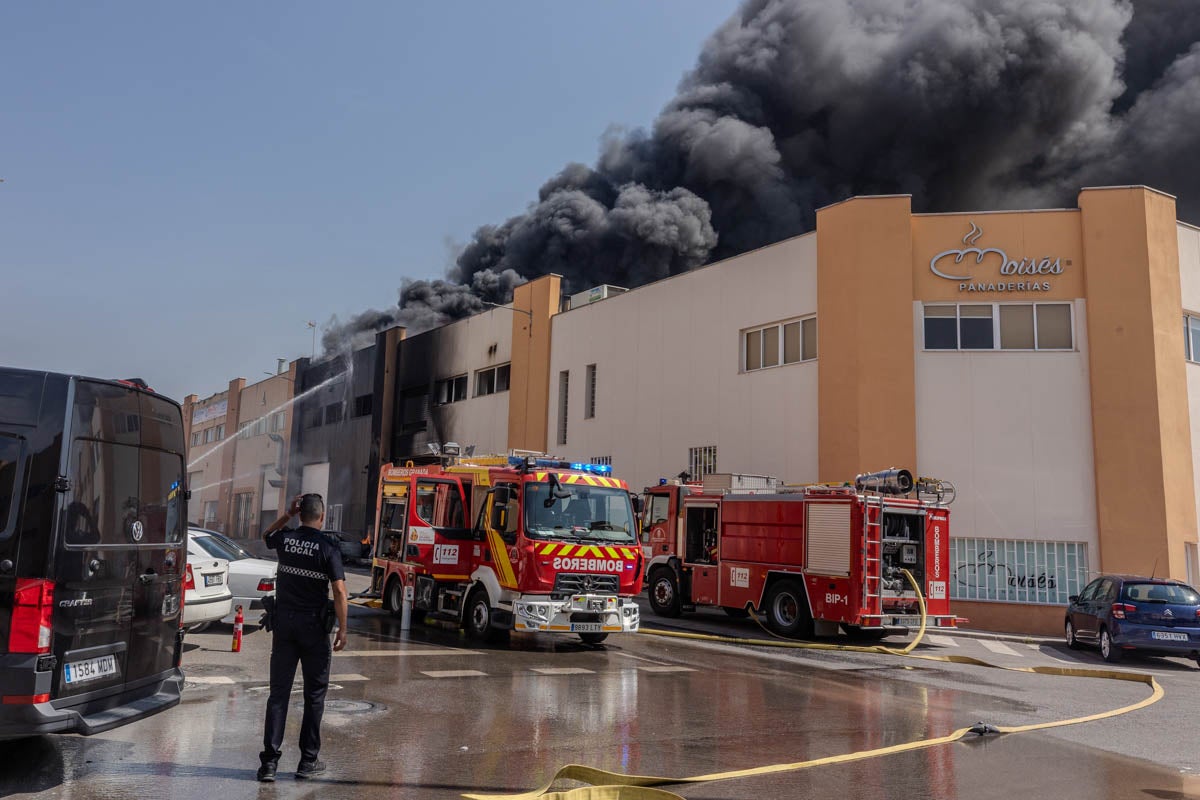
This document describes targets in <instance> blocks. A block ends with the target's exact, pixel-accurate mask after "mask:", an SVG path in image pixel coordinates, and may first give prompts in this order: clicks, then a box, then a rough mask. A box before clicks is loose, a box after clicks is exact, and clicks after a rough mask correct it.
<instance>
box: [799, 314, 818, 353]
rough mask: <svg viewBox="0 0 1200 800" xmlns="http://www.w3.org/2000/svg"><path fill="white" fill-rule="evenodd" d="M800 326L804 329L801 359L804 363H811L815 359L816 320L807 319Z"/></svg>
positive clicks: (813, 318) (814, 318)
mask: <svg viewBox="0 0 1200 800" xmlns="http://www.w3.org/2000/svg"><path fill="white" fill-rule="evenodd" d="M800 324H801V327H802V328H803V329H804V348H803V350H802V351H801V353H802V355H801V358H802V359H803V360H804V361H812V360H813V359H814V358H816V357H817V318H816V317H809V318H808V319H806V320H803V321H802V322H801V323H800Z"/></svg>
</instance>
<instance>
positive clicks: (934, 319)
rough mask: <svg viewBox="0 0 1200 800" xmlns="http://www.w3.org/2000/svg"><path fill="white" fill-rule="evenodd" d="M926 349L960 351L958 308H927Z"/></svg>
mask: <svg viewBox="0 0 1200 800" xmlns="http://www.w3.org/2000/svg"><path fill="white" fill-rule="evenodd" d="M925 349H926V350H957V349H958V308H957V307H956V306H925Z"/></svg>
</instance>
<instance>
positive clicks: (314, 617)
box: [259, 611, 333, 764]
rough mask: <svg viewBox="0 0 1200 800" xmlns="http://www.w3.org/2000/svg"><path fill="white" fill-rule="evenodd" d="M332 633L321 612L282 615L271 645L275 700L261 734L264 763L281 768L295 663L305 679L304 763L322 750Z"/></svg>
mask: <svg viewBox="0 0 1200 800" xmlns="http://www.w3.org/2000/svg"><path fill="white" fill-rule="evenodd" d="M332 658H333V656H332V650H331V648H330V644H329V634H328V633H326V632H325V626H324V625H323V624H322V622H321V615H320V614H319V613H318V612H315V611H314V612H311V613H310V612H300V611H279V612H277V613H276V614H275V621H274V634H273V639H272V641H271V695H270V697H269V698H268V699H267V720H266V724H265V726H264V729H263V751H262V753H260V754H259V758H260V759H261V760H262V763H264V764H266V763H268V762H270V763H278V762H279V755H280V750H279V747H280V745H281V744H283V730H284V727H285V726H286V724H287V712H288V700H289V699H290V697H291V693H292V682H293V681H294V680H295V678H296V662H299V663H300V669H301V673H302V674H303V675H304V720H303V722H301V724H300V759H301V760H302V761H313V760H315V759H316V757H317V754H318V753H319V752H320V751H321V717H322V715H324V713H325V690H326V689H327V688H328V687H329V664H330V661H331V660H332Z"/></svg>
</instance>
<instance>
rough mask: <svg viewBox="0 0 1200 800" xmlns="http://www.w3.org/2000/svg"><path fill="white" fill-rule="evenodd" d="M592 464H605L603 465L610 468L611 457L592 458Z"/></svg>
mask: <svg viewBox="0 0 1200 800" xmlns="http://www.w3.org/2000/svg"><path fill="white" fill-rule="evenodd" d="M592 463H593V464H605V465H607V466H610V467H611V466H612V456H592Z"/></svg>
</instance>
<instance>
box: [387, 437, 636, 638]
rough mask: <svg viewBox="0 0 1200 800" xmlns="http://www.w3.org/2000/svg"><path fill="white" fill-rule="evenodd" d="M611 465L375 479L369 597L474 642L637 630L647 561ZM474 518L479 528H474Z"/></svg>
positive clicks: (521, 466)
mask: <svg viewBox="0 0 1200 800" xmlns="http://www.w3.org/2000/svg"><path fill="white" fill-rule="evenodd" d="M611 473H612V467H611V466H607V465H594V464H583V463H579V462H571V461H566V460H563V459H558V458H550V457H544V456H540V455H536V456H535V455H510V456H483V457H465V458H462V459H458V458H455V459H448V460H447V462H446V463H443V464H438V465H428V466H414V465H412V464H409V465H407V466H393V465H385V466H384V467H383V468H382V469H381V471H380V479H379V494H378V502H377V505H376V520H375V541H374V543H373V550H372V556H373V557H372V591H373V593H375V594H376V596H379V597H381V598H382V601H383V605H384V607H385V608H387V609H388V610H389V611H391V612H392V613H393V614H397V615H400V614H401V613H402V610H403V607H404V603H405V600H406V598H407V599H408V600H409V601H410V602H411V603H412V610H413V619H415V620H417V621H420V620H422V619H424V618H425V617H426V616H431V617H436V618H442V619H448V620H452V621H456V622H458V623H459V624H460V625H462V627H463V628H464V629H465V630H466V632H467V634H468V636H470V637H472V638H476V639H489V640H494V639H499V638H503V637H504V636H506V635H507V633H508V632H509V631H510V630H518V631H535V632H538V631H552V632H562V633H575V634H578V635H579V637H580V638H581V639H582V640H583V641H584V642H587V643H590V644H597V643H599V642H601V641H603V640H604V639H605V637H607V636H608V634H609V633H619V632H623V631H636V630H637V629H638V623H639V611H638V606H637V604H636V603H635V602H634V599H633V598H634V596H635V595H637V594H638V593H639V592H641V589H642V575H643V574H644V570H643V557H642V551H641V548H640V547H639V546H638V541H637V517H636V515H635V512H634V504H635V502H634V501H637V505H638V507H639V508H640V498H637V497H631V495H630V492H629V487H628V485H627V484H626V483H625V482H624V481H622V480H620V479H618V478H614V477H612V476H611ZM471 520H474V524H473V525H472V524H471Z"/></svg>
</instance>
